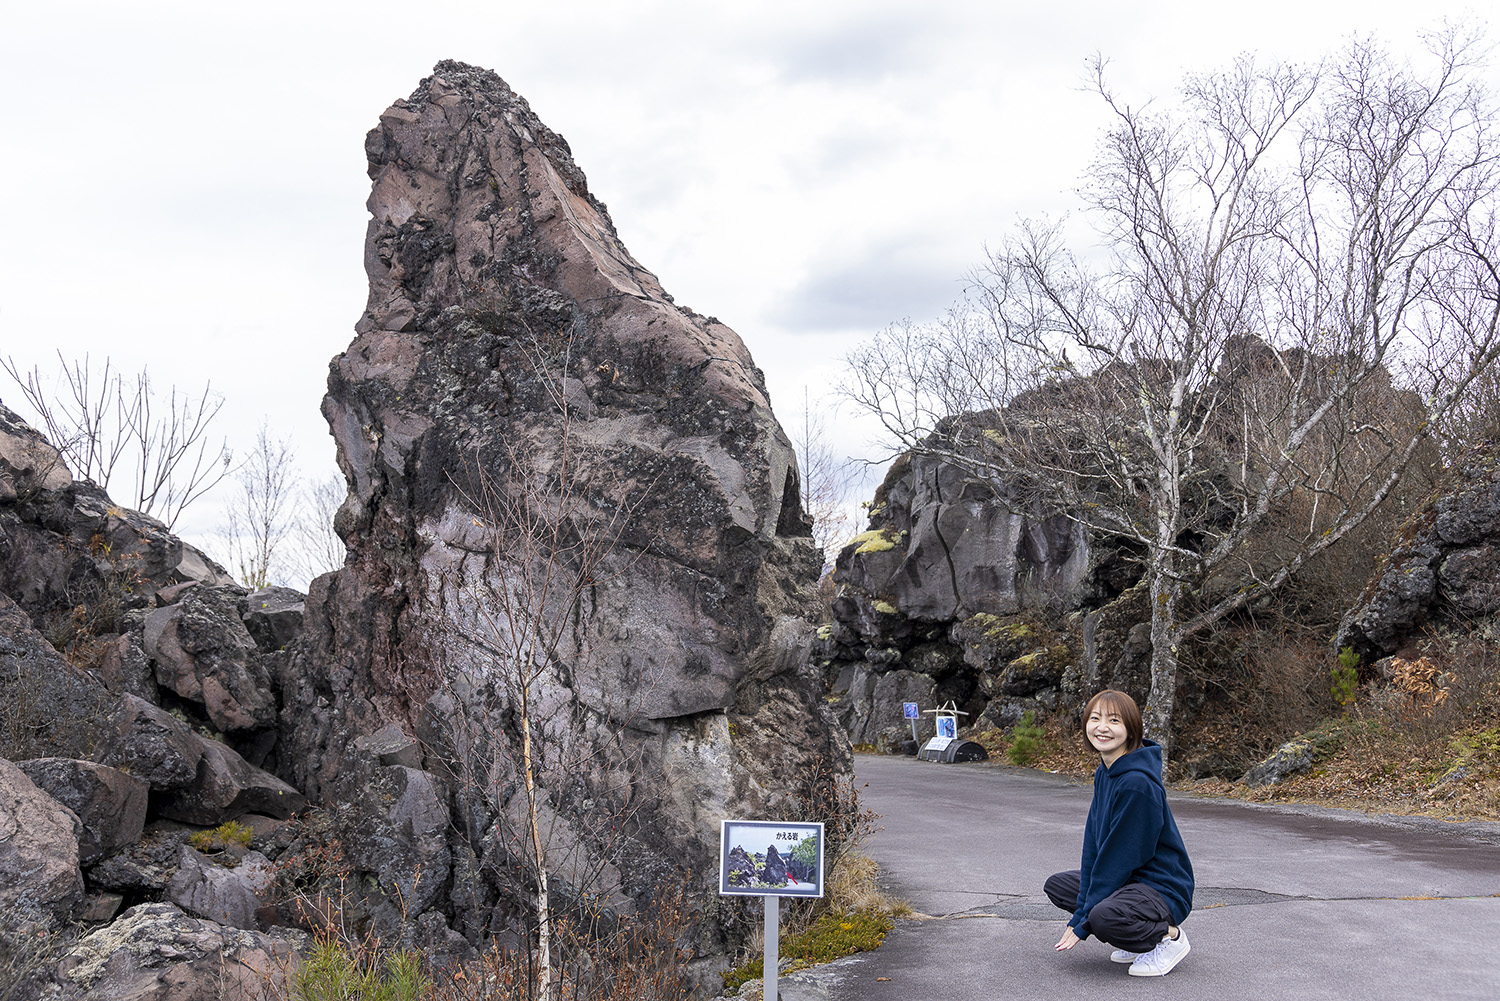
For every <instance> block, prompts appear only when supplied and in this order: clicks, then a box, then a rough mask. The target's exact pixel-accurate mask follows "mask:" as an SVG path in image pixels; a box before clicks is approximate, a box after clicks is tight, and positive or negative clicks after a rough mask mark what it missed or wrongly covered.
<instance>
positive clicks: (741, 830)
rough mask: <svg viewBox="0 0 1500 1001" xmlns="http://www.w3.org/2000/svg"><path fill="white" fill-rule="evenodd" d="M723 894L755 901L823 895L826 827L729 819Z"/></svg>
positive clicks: (723, 838) (723, 829) (723, 836)
mask: <svg viewBox="0 0 1500 1001" xmlns="http://www.w3.org/2000/svg"><path fill="white" fill-rule="evenodd" d="M719 892H720V893H721V894H725V895H741V896H752V897H821V896H822V895H823V825H822V824H798V823H785V822H782V821H776V820H725V821H723V822H721V823H720V825H719Z"/></svg>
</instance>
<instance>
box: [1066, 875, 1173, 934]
mask: <svg viewBox="0 0 1500 1001" xmlns="http://www.w3.org/2000/svg"><path fill="white" fill-rule="evenodd" d="M1078 877H1079V871H1078V870H1077V869H1073V870H1070V871H1068V872H1059V873H1055V874H1053V875H1051V876H1049V877H1047V882H1046V884H1045V885H1044V886H1043V887H1042V888H1043V889H1044V890H1045V891H1046V893H1047V899H1049V900H1051V901H1052V903H1053V904H1055V905H1057V906H1058V907H1061V908H1062V909H1063V910H1065V911H1067V912H1068V913H1069V914H1072V913H1073V912H1074V911H1075V910H1077V909H1078V882H1079V880H1078ZM1171 923H1172V914H1171V912H1170V911H1169V910H1168V909H1167V901H1166V900H1165V898H1163V897H1162V895H1161V894H1160V893H1158V892H1157V891H1156V890H1154V889H1152V888H1151V887H1149V886H1147V885H1146V884H1145V883H1126V884H1125V885H1124V886H1122V887H1120V888H1119V889H1118V890H1116V891H1115V892H1114V893H1111V894H1110V895H1109V896H1107V897H1105V898H1104V899H1103V900H1101V901H1099V903H1097V904H1095V905H1094V909H1093V910H1091V911H1089V913H1088V919H1087V920H1086V921H1084V923H1083V927H1082V928H1075V929H1074V931H1076V932H1077V933H1078V936H1079V937H1080V938H1082V937H1083V936H1084V935H1092V936H1094V937H1095V938H1097V939H1099V940H1100V941H1103V942H1108V943H1109V944H1110V945H1112V946H1114V947H1115V948H1116V949H1124V950H1126V951H1127V952H1150V951H1151V950H1152V949H1155V948H1156V947H1157V945H1159V944H1160V943H1161V940H1162V939H1163V938H1166V936H1167V927H1168V926H1169V925H1170V924H1171Z"/></svg>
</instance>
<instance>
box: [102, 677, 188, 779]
mask: <svg viewBox="0 0 1500 1001" xmlns="http://www.w3.org/2000/svg"><path fill="white" fill-rule="evenodd" d="M102 733H103V736H102V737H101V743H100V748H99V751H98V752H97V754H96V755H95V760H96V761H99V762H101V763H102V764H106V765H112V766H113V767H115V768H120V769H124V770H125V771H127V772H129V773H130V774H131V775H134V776H135V777H136V778H138V779H141V780H143V781H145V782H146V783H148V784H149V785H150V786H151V788H152V789H153V790H155V791H157V792H162V791H165V790H169V789H182V788H184V787H186V786H189V785H191V784H192V783H193V780H194V779H195V778H197V776H198V762H199V761H200V760H202V758H203V742H202V740H201V739H200V738H199V737H198V735H197V734H195V733H193V731H192V730H190V729H189V728H188V726H187V724H186V723H183V722H182V721H181V720H179V719H178V718H177V717H175V716H173V715H172V714H170V713H168V712H167V711H166V710H164V709H162V708H161V707H160V706H156V705H152V704H151V703H149V702H147V701H146V700H145V699H141V698H137V697H136V696H134V695H126V696H124V697H122V698H121V699H120V700H119V702H118V703H117V704H116V705H115V707H114V709H113V710H112V711H111V712H110V714H109V715H108V717H107V718H106V719H105V721H104V726H103V728H102Z"/></svg>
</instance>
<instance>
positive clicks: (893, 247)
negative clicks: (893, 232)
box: [771, 240, 972, 333]
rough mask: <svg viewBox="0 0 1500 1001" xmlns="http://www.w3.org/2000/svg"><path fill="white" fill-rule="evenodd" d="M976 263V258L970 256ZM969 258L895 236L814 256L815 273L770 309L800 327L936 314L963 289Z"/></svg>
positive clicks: (848, 326)
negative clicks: (840, 256)
mask: <svg viewBox="0 0 1500 1001" xmlns="http://www.w3.org/2000/svg"><path fill="white" fill-rule="evenodd" d="M970 263H972V262H970ZM967 267H968V265H967V264H965V263H961V262H957V261H955V260H954V259H953V257H952V255H951V252H950V253H949V254H946V255H945V254H941V253H937V252H934V251H933V248H931V247H930V246H926V245H924V244H923V243H921V242H918V241H915V240H914V241H912V242H892V243H888V244H886V245H883V246H881V247H878V248H872V249H870V250H868V251H866V252H865V253H863V254H861V255H859V256H858V257H854V258H852V259H846V260H842V261H818V260H814V261H813V262H812V263H811V265H810V267H809V272H810V274H811V276H810V277H809V278H807V279H804V280H803V281H802V282H801V283H800V284H798V285H797V286H796V287H795V288H794V289H793V290H792V292H791V293H790V294H789V295H788V296H787V297H786V298H785V299H784V300H783V301H782V302H781V303H780V304H779V305H778V306H776V307H775V308H774V309H773V310H772V311H771V319H772V320H773V321H775V322H776V323H778V324H780V325H782V326H784V327H785V328H787V329H788V330H791V331H795V332H799V333H810V332H813V331H827V330H875V329H877V328H880V327H883V326H885V325H886V324H888V323H892V322H894V321H896V320H900V319H903V318H905V317H911V318H913V319H918V320H920V319H927V318H930V317H934V316H937V315H938V314H939V313H941V312H942V311H943V310H944V309H945V308H946V307H948V306H949V305H951V304H952V303H953V302H955V301H956V300H957V299H958V298H959V297H960V296H961V295H962V293H963V287H964V281H963V277H964V271H965V269H966V268H967Z"/></svg>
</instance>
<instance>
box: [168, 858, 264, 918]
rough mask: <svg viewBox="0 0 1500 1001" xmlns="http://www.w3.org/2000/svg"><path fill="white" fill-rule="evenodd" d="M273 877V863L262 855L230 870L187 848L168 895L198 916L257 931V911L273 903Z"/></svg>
mask: <svg viewBox="0 0 1500 1001" xmlns="http://www.w3.org/2000/svg"><path fill="white" fill-rule="evenodd" d="M273 876H274V874H273V872H272V871H271V863H270V862H269V861H268V860H267V859H266V857H265V856H264V855H262V854H261V853H260V852H247V853H246V854H245V855H244V857H242V858H241V859H239V863H238V864H237V865H236V866H235V867H234V868H232V869H228V868H225V867H224V866H221V865H216V864H215V863H214V862H212V861H210V860H209V859H208V858H206V857H205V856H204V855H203V854H202V853H200V852H196V851H194V850H193V849H191V848H189V847H188V846H186V845H183V846H182V848H181V849H180V851H179V854H178V857H177V871H176V873H174V874H173V876H172V878H171V880H170V881H169V882H168V883H167V889H166V895H167V899H168V900H169V901H171V902H172V903H174V904H176V905H177V906H178V907H181V908H182V909H183V910H184V911H186V912H187V913H189V914H191V915H193V916H194V917H198V918H207V919H208V920H210V921H217V922H218V923H219V924H222V925H229V926H230V927H232V928H250V929H254V928H255V912H256V911H257V910H259V909H260V908H261V907H262V906H264V905H265V904H266V903H267V902H269V900H270V893H271V882H272V879H273Z"/></svg>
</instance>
